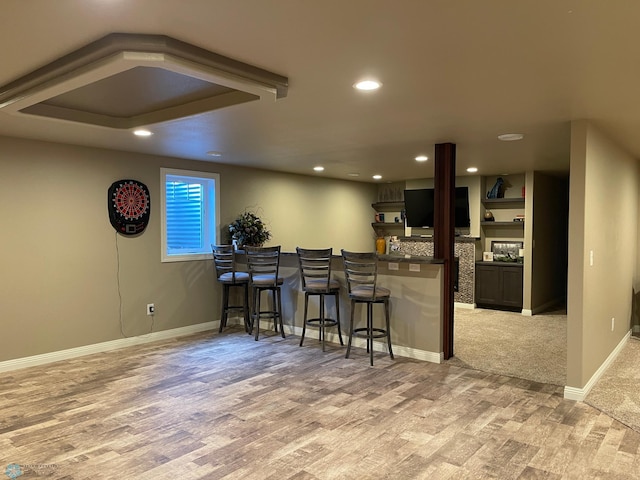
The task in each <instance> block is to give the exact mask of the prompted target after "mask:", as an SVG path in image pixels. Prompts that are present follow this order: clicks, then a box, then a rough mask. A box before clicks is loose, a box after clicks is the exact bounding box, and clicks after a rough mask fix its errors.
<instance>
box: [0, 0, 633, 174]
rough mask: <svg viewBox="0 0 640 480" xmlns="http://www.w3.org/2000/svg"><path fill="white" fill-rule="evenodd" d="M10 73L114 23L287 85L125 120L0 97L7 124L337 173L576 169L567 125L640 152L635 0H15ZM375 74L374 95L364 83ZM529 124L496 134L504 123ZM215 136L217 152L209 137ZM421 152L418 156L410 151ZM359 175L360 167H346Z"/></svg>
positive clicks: (7, 38) (8, 29) (3, 30)
mask: <svg viewBox="0 0 640 480" xmlns="http://www.w3.org/2000/svg"><path fill="white" fill-rule="evenodd" d="M2 7H3V11H4V14H3V15H2V19H1V20H0V45H1V47H0V48H1V49H2V50H1V56H0V58H1V61H2V64H1V65H2V67H1V68H0V85H4V84H6V83H9V82H10V81H12V80H15V79H17V78H18V77H20V76H22V75H25V74H27V73H29V72H31V71H33V70H34V69H36V68H38V67H41V66H43V65H45V64H47V63H49V62H51V61H53V60H55V59H57V58H59V57H61V56H63V55H64V54H67V53H69V52H71V51H73V50H76V49H78V48H80V47H82V46H84V45H86V44H88V43H90V42H92V41H95V40H97V39H99V38H101V37H103V36H105V35H107V34H109V33H113V32H123V33H145V34H161V35H168V36H170V37H173V38H176V39H178V40H181V41H184V42H188V43H191V44H194V45H196V46H199V47H203V48H205V49H208V50H210V51H213V52H215V53H219V54H221V55H225V56H227V57H231V58H233V59H236V60H240V61H242V62H246V63H249V64H252V65H255V66H257V67H260V68H263V69H265V70H268V71H270V72H273V73H276V74H280V75H283V76H285V77H288V79H289V90H288V96H287V97H286V98H283V99H280V100H277V101H274V102H250V103H246V104H242V105H237V106H233V107H228V108H224V109H221V110H217V111H215V112H211V113H205V114H200V115H196V116H193V117H189V118H183V119H180V120H174V121H170V122H166V123H160V124H155V125H149V128H150V129H151V130H152V131H153V132H154V133H155V134H154V135H153V136H152V137H149V138H138V137H134V136H133V135H131V132H130V131H127V130H124V131H122V130H116V129H111V128H107V127H98V126H91V125H85V124H75V123H72V122H68V121H62V120H54V119H47V118H39V117H36V116H31V115H25V114H15V113H6V112H5V111H3V110H0V135H8V136H15V137H24V138H33V139H41V140H49V141H55V142H63V143H69V144H77V145H90V146H96V147H103V148H112V149H118V150H125V151H134V152H144V153H151V154H159V155H168V156H175V157H182V158H190V159H196V160H204V161H210V160H213V161H216V162H220V163H229V164H235V165H246V166H253V167H259V168H266V169H272V170H280V171H288V172H296V173H302V174H311V175H315V174H314V173H313V171H312V168H313V167H314V166H315V165H323V166H324V167H325V168H326V170H325V171H324V172H323V173H322V174H320V175H324V176H328V177H334V178H345V179H351V180H361V181H372V180H371V176H372V175H373V174H376V173H378V174H381V175H382V176H383V180H382V181H397V180H405V179H409V178H425V177H431V176H433V150H434V148H433V146H434V144H436V143H441V142H453V143H455V144H456V145H457V166H458V173H459V174H465V172H464V169H466V168H467V167H469V166H476V167H478V168H479V173H480V174H487V175H490V174H506V173H516V172H523V171H525V170H531V169H536V170H545V171H567V170H568V160H569V139H570V129H569V123H570V121H571V120H573V119H589V120H592V121H593V122H594V123H595V124H596V125H598V126H599V127H600V128H601V129H603V130H604V131H605V132H607V133H608V134H609V135H610V136H612V137H613V139H614V140H616V141H617V142H618V143H619V144H621V145H622V146H623V147H624V148H625V149H627V150H628V151H629V152H631V153H632V154H633V155H634V156H636V157H640V135H638V132H640V89H639V88H638V84H639V81H640V60H639V49H640V28H638V24H639V22H640V2H639V1H637V0H607V1H604V0H394V1H392V0H321V1H312V0H55V1H52V0H29V1H25V0H3V2H2ZM368 76H372V77H375V78H377V79H379V80H380V81H381V82H382V83H383V87H382V89H380V90H379V91H377V92H368V93H363V92H358V91H356V90H354V89H353V88H352V85H353V83H355V82H356V81H357V80H359V79H361V78H364V77H368ZM514 132H517V133H523V134H525V138H524V140H522V141H519V142H500V141H498V140H497V135H499V134H502V133H514ZM211 150H215V151H220V152H222V153H223V156H222V157H220V158H216V159H215V160H214V159H212V158H211V157H208V156H207V155H206V152H207V151H211ZM419 154H426V155H428V156H429V157H430V160H429V161H428V162H426V163H424V164H420V163H417V162H415V161H414V160H413V158H414V157H415V156H416V155H419ZM353 172H357V173H359V174H360V176H359V177H357V178H355V177H349V176H348V174H349V173H353Z"/></svg>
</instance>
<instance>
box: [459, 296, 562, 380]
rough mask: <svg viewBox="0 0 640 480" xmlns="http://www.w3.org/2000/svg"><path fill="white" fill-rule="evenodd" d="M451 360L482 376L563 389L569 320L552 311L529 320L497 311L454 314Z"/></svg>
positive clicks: (470, 311) (473, 311)
mask: <svg viewBox="0 0 640 480" xmlns="http://www.w3.org/2000/svg"><path fill="white" fill-rule="evenodd" d="M454 355H455V356H454V357H453V358H451V359H450V360H449V362H450V363H451V364H453V365H458V366H461V367H466V368H473V369H475V370H482V371H484V372H490V373H497V374H499V375H507V376H510V377H518V378H524V379H527V380H532V381H534V382H540V383H549V384H553V385H560V386H564V385H566V377H567V316H566V312H565V311H555V312H550V313H547V314H539V315H534V316H531V317H528V316H523V315H521V314H520V313H514V312H504V311H500V310H486V309H481V308H477V309H473V310H471V309H464V308H456V310H455V329H454Z"/></svg>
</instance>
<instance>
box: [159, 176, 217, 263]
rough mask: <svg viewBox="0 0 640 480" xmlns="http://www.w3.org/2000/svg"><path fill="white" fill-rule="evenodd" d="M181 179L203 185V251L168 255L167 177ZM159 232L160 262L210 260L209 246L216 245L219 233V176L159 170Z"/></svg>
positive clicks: (211, 255)
mask: <svg viewBox="0 0 640 480" xmlns="http://www.w3.org/2000/svg"><path fill="white" fill-rule="evenodd" d="M172 176H175V177H183V178H184V179H187V180H188V179H193V180H194V183H204V184H205V185H208V188H205V198H204V216H205V219H204V222H205V225H204V229H205V235H206V237H205V241H204V245H203V250H202V251H199V252H194V253H184V254H180V255H177V254H171V255H170V254H168V253H167V205H166V199H167V177H172ZM160 217H161V222H160V230H161V233H160V235H161V251H160V254H161V261H162V262H187V261H194V260H211V258H212V257H213V254H212V252H211V244H216V243H218V242H217V237H218V232H219V231H220V229H219V226H220V175H219V174H218V173H211V172H198V171H193V170H179V169H174V168H164V167H162V168H160Z"/></svg>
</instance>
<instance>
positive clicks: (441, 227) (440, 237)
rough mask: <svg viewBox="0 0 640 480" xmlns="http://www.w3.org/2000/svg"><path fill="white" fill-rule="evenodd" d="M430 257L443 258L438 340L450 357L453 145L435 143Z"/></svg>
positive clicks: (453, 186)
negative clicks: (440, 331) (440, 326)
mask: <svg viewBox="0 0 640 480" xmlns="http://www.w3.org/2000/svg"><path fill="white" fill-rule="evenodd" d="M435 147H436V149H435V150H436V159H435V178H434V180H433V182H434V187H435V205H434V206H435V209H434V210H435V212H434V218H433V224H434V225H433V226H434V232H433V237H434V256H435V257H436V258H442V259H444V285H443V290H442V340H443V350H444V358H445V359H447V358H451V357H452V356H453V279H454V277H453V275H454V272H453V268H454V250H453V246H454V242H455V188H456V145H455V144H454V143H438V144H436V146H435Z"/></svg>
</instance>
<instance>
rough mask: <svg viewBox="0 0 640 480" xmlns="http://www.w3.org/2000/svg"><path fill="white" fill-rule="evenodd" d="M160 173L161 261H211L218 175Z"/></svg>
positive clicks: (189, 172)
mask: <svg viewBox="0 0 640 480" xmlns="http://www.w3.org/2000/svg"><path fill="white" fill-rule="evenodd" d="M160 171H161V175H160V176H161V190H162V198H161V201H162V217H163V218H162V261H163V262H173V261H184V260H200V259H210V258H211V245H212V244H215V243H217V241H216V232H217V231H218V211H219V206H218V190H219V182H220V177H219V175H218V174H215V173H207V172H192V171H186V170H173V169H168V168H162V169H160Z"/></svg>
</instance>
